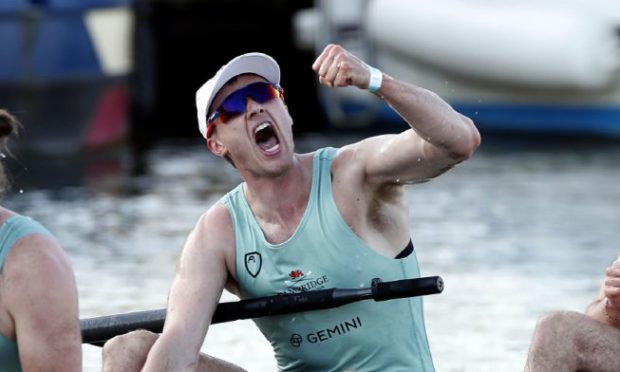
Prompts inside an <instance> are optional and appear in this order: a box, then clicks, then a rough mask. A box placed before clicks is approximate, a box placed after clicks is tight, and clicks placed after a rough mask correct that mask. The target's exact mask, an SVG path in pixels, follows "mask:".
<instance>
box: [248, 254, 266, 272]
mask: <svg viewBox="0 0 620 372" xmlns="http://www.w3.org/2000/svg"><path fill="white" fill-rule="evenodd" d="M261 266H263V257H262V256H261V255H260V253H258V252H256V251H254V252H250V253H246V254H245V269H246V270H247V271H248V274H250V275H252V278H256V277H257V276H258V274H259V273H260V268H261Z"/></svg>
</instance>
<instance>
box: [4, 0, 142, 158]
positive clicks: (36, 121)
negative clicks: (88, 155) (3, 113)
mask: <svg viewBox="0 0 620 372" xmlns="http://www.w3.org/2000/svg"><path fill="white" fill-rule="evenodd" d="M128 4H129V0H32V1H29V0H3V1H2V2H0V41H1V43H2V48H1V50H0V56H1V58H0V105H1V106H2V107H4V108H7V109H9V110H10V111H11V112H13V113H14V114H16V115H17V116H18V118H19V119H20V120H21V121H22V122H23V123H24V131H23V133H22V142H21V143H20V146H21V147H22V148H26V149H31V150H35V151H40V152H44V153H53V154H70V153H74V152H76V151H80V150H82V149H87V148H100V147H104V146H110V145H113V144H117V143H120V142H123V141H124V140H125V139H126V136H127V132H128V102H129V97H128V80H127V77H128V76H129V73H130V72H131V70H132V60H131V55H130V40H131V37H130V36H131V30H132V28H131V23H132V12H131V9H130V8H129V6H128Z"/></svg>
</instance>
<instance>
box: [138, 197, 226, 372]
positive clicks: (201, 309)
mask: <svg viewBox="0 0 620 372" xmlns="http://www.w3.org/2000/svg"><path fill="white" fill-rule="evenodd" d="M233 247H234V236H233V234H232V229H231V227H230V216H229V214H228V212H227V211H226V209H225V207H224V206H223V205H221V204H219V203H218V204H216V205H214V206H213V207H212V208H211V209H210V210H209V211H208V212H207V213H206V214H205V215H203V216H202V217H201V218H200V220H199V221H198V223H197V224H196V227H195V228H194V230H193V231H192V233H191V234H190V235H189V237H188V239H187V242H186V243H185V246H184V247H183V252H182V254H181V257H180V259H179V263H178V267H177V273H176V276H175V278H174V281H173V284H172V288H171V290H170V294H169V297H168V308H167V314H166V322H165V324H164V330H163V333H162V334H161V337H159V339H158V340H157V341H156V342H155V344H154V345H153V348H152V349H151V351H150V352H149V355H148V357H147V361H146V363H145V366H144V369H143V371H149V372H151V371H175V372H176V371H196V370H197V368H198V363H199V353H200V348H201V346H202V343H203V342H204V338H205V335H206V334H207V330H208V328H209V324H210V323H211V318H212V317H213V313H214V312H215V309H216V307H217V303H218V301H219V299H220V296H221V294H222V290H223V289H224V286H225V284H226V280H227V278H228V269H227V264H226V262H227V255H229V254H230V252H231V250H232V249H233Z"/></svg>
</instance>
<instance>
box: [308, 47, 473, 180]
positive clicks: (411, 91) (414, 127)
mask: <svg viewBox="0 0 620 372" xmlns="http://www.w3.org/2000/svg"><path fill="white" fill-rule="evenodd" d="M312 67H313V69H314V70H315V71H316V72H317V73H318V74H319V81H320V82H321V84H325V85H327V86H332V87H344V86H356V87H358V88H360V89H366V88H367V87H368V85H369V81H370V69H369V68H368V66H367V65H366V64H365V63H364V62H363V61H361V60H360V59H359V58H357V57H356V56H354V55H353V54H351V53H349V52H348V51H346V50H345V49H343V48H342V47H341V46H339V45H329V46H327V47H326V48H325V50H324V51H323V53H322V54H321V55H320V56H319V57H318V58H317V60H316V61H315V63H314V64H313V66H312ZM382 76H383V83H382V85H381V88H380V89H379V90H378V91H377V92H375V94H376V95H377V96H378V97H380V98H381V99H383V100H385V101H386V102H387V103H388V104H389V105H390V106H391V107H392V108H393V109H394V110H396V112H398V113H399V114H400V116H401V117H403V119H404V120H405V121H406V122H407V123H409V125H410V126H411V129H410V130H406V131H404V132H402V133H400V134H398V135H385V136H378V137H373V138H369V139H367V140H364V141H361V142H359V143H356V144H354V145H352V148H353V149H354V150H355V152H356V159H358V160H361V161H362V163H363V164H364V167H365V174H366V176H367V177H368V180H369V181H373V180H374V181H376V182H377V183H379V184H383V183H386V182H394V183H412V182H420V181H424V180H426V179H428V178H431V177H435V176H437V175H439V174H441V173H443V172H444V171H446V170H447V169H449V168H450V167H452V166H454V165H455V164H457V163H459V162H461V161H463V160H465V159H467V158H469V157H470V156H471V154H472V153H473V152H474V151H475V150H476V148H477V147H478V146H479V145H480V134H479V133H478V130H477V129H476V127H475V126H474V124H473V122H472V121H471V120H470V119H469V118H467V117H465V116H463V115H461V114H459V113H458V112H456V111H454V110H453V109H452V108H451V107H450V105H448V104H447V103H446V102H445V101H444V100H442V99H441V98H440V97H439V96H437V95H436V94H435V93H433V92H431V91H428V90H426V89H424V88H421V87H418V86H415V85H412V84H409V83H405V82H402V81H399V80H396V79H394V78H392V77H391V76H389V75H387V74H385V73H383V74H382ZM369 94H370V93H369Z"/></svg>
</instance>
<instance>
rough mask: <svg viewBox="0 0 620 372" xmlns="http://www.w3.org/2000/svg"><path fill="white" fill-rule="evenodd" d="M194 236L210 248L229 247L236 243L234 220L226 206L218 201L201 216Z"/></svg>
mask: <svg viewBox="0 0 620 372" xmlns="http://www.w3.org/2000/svg"><path fill="white" fill-rule="evenodd" d="M192 235H194V236H195V239H199V240H200V242H204V243H206V242H208V243H209V244H207V245H208V246H211V247H221V246H229V245H230V242H231V241H234V232H233V225H232V219H231V217H230V213H229V212H228V209H227V208H226V206H225V205H224V204H223V203H222V202H221V201H218V202H217V203H215V204H213V205H212V206H211V207H210V208H209V209H208V210H207V211H206V212H205V213H203V214H202V216H200V218H199V219H198V222H197V223H196V226H195V227H194V231H193V232H192Z"/></svg>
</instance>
